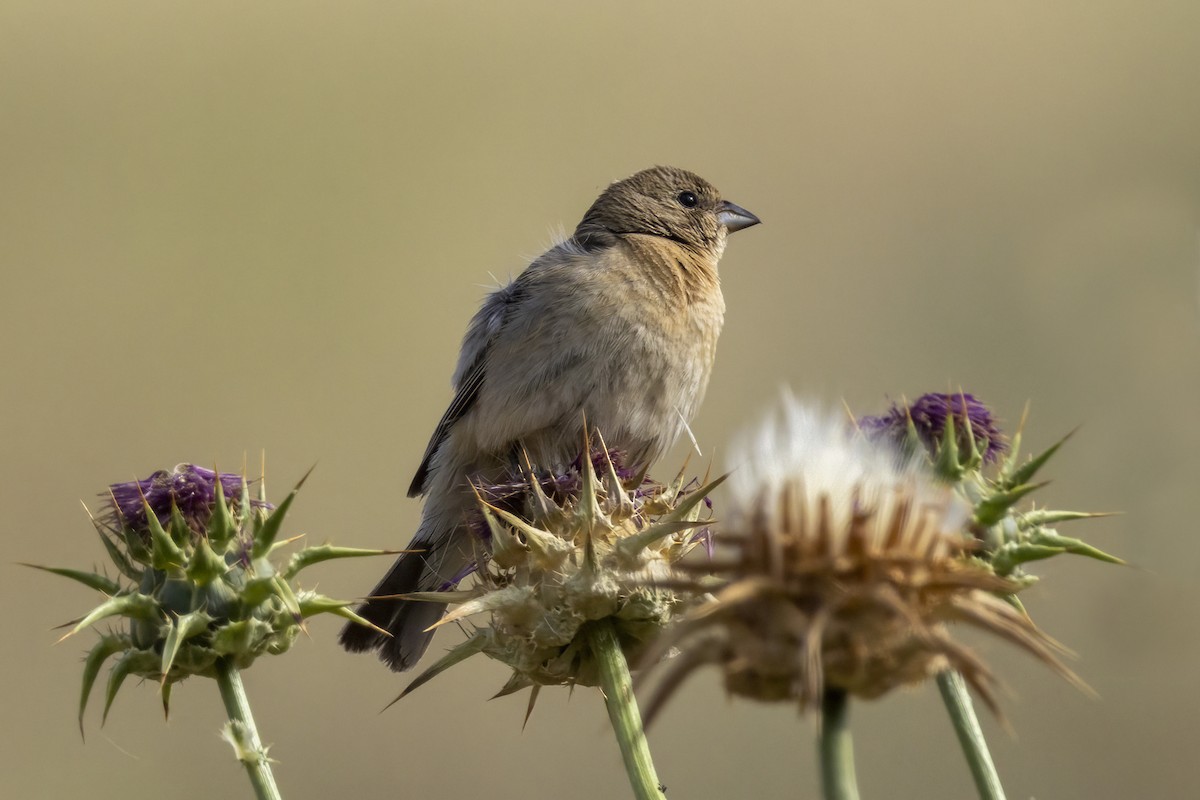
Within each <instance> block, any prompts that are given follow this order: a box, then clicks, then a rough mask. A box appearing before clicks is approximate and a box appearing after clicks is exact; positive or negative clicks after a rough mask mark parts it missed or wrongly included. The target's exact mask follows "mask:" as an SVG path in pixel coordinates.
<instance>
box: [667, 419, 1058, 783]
mask: <svg viewBox="0 0 1200 800" xmlns="http://www.w3.org/2000/svg"><path fill="white" fill-rule="evenodd" d="M968 397H969V396H965V395H960V396H957V397H956V398H950V397H948V396H939V397H938V398H928V399H926V398H923V400H924V402H923V403H922V404H921V405H919V406H918V405H917V404H914V406H913V407H911V408H912V409H914V410H910V411H909V412H906V413H894V414H893V417H894V418H896V419H902V420H903V425H902V427H901V431H902V434H897V433H896V426H895V425H893V424H891V423H890V422H888V421H887V420H885V421H883V422H878V423H877V422H875V421H873V420H866V421H865V422H864V421H862V420H860V423H859V424H860V426H861V428H862V430H863V431H869V432H870V435H867V436H864V435H863V434H862V433H861V432H860V431H858V430H856V429H855V428H854V426H852V425H848V424H846V423H845V422H843V421H839V420H837V419H833V418H830V417H828V416H826V415H822V414H819V413H816V412H814V411H812V410H811V409H808V408H805V407H803V406H801V405H799V404H797V403H796V402H795V401H793V400H789V401H788V402H786V403H785V406H784V409H783V412H782V416H781V417H780V418H773V419H771V420H769V421H768V423H767V424H766V425H764V426H763V427H762V429H761V430H760V431H759V433H758V434H757V436H756V437H754V438H753V440H752V441H751V443H750V444H749V445H748V446H746V447H744V448H743V450H744V452H743V458H742V459H741V463H739V465H738V467H737V469H736V470H735V472H734V479H733V490H732V495H733V499H732V502H731V505H730V512H729V518H728V520H727V522H725V523H723V524H722V525H721V526H720V530H719V535H718V536H717V537H716V542H717V557H716V558H715V559H714V560H713V562H712V563H711V564H703V565H701V564H690V565H682V566H681V567H680V571H682V572H685V573H687V574H688V575H689V576H690V580H691V581H692V587H693V589H694V591H697V592H700V591H709V592H711V597H710V599H708V600H707V601H705V602H703V603H701V604H700V605H699V606H698V607H696V608H695V609H694V610H693V611H691V612H690V613H689V614H688V615H687V616H686V617H685V618H684V619H683V621H681V622H679V623H678V624H676V625H675V626H674V627H673V628H672V629H670V630H669V631H668V632H667V634H666V635H665V636H664V637H663V638H662V639H661V640H660V641H659V642H658V643H657V645H656V646H655V647H654V648H652V649H650V650H649V651H648V652H647V653H646V654H645V656H644V657H645V658H646V660H647V663H653V662H655V661H657V660H658V659H659V658H660V657H661V656H662V655H664V654H666V653H667V652H669V651H672V650H678V651H679V655H678V656H677V657H676V658H675V659H674V660H673V661H671V662H668V663H669V667H667V669H666V671H665V673H664V674H663V676H662V677H661V680H660V682H659V684H658V687H657V689H656V691H655V692H654V694H653V695H652V696H651V698H650V700H649V702H648V704H647V720H650V719H652V718H653V717H654V715H655V714H657V713H658V712H659V710H660V709H661V708H662V706H663V704H664V703H665V701H666V700H667V699H669V697H670V696H671V695H672V693H673V692H674V691H675V690H676V689H677V688H678V687H679V686H680V684H681V683H682V681H683V680H684V679H685V678H686V677H687V676H688V675H689V674H691V673H692V672H693V671H695V670H696V669H699V668H701V667H703V666H705V665H715V666H717V667H718V668H719V669H720V670H721V672H722V674H723V677H724V683H725V687H726V690H727V691H728V692H729V693H730V694H731V695H735V696H739V697H745V698H750V699H754V700H759V701H766V702H792V703H796V704H797V705H798V706H799V708H800V709H801V710H807V709H818V708H819V709H820V712H821V715H822V731H821V740H820V761H821V766H822V785H823V787H824V791H825V796H826V797H828V798H854V797H857V789H856V787H855V782H854V772H853V758H852V755H851V745H850V736H849V729H848V723H847V720H848V716H847V713H848V711H847V709H848V701H849V699H850V698H859V699H872V698H877V697H881V696H883V695H885V694H886V693H888V692H890V691H891V690H893V689H895V688H897V687H900V686H904V685H912V684H916V683H919V682H922V681H924V680H927V679H930V678H935V677H936V678H937V679H938V681H939V684H941V683H943V680H942V677H943V676H949V678H948V680H949V681H953V682H957V686H958V689H957V691H956V694H955V698H956V699H962V698H965V699H966V702H967V704H968V710H969V702H970V701H969V695H968V694H967V693H966V690H965V688H964V686H965V685H969V686H970V687H971V688H973V689H974V690H975V692H976V693H977V694H978V695H979V696H980V697H981V698H982V699H983V700H984V702H985V703H986V704H987V705H988V706H989V707H990V708H992V709H993V711H996V712H997V713H999V712H998V707H997V704H996V700H995V686H996V684H997V679H996V677H995V675H994V673H993V672H992V671H991V670H990V668H989V667H988V666H987V664H986V663H985V662H984V661H983V660H982V659H981V658H980V657H979V656H978V655H977V654H976V653H975V652H973V651H972V650H971V649H969V648H967V647H966V646H965V645H963V644H962V643H961V642H960V641H958V639H957V638H956V637H955V636H954V635H953V634H954V630H955V624H957V625H959V626H962V625H967V626H970V627H973V628H975V629H976V630H978V631H980V632H982V633H984V634H987V635H989V636H993V637H996V638H999V639H1002V640H1005V641H1007V642H1009V643H1010V644H1012V645H1015V646H1016V647H1018V648H1019V649H1021V650H1024V651H1025V652H1027V653H1029V654H1030V655H1032V656H1034V657H1035V658H1036V659H1038V660H1039V661H1041V662H1042V663H1044V664H1046V665H1048V666H1049V667H1050V668H1051V669H1052V670H1054V671H1056V672H1057V673H1059V674H1060V675H1062V676H1063V677H1065V678H1067V679H1068V680H1071V681H1072V682H1075V683H1077V684H1078V683H1079V681H1078V679H1077V678H1075V676H1074V674H1073V673H1072V672H1071V671H1070V670H1069V669H1068V668H1067V667H1066V666H1065V665H1064V664H1063V662H1062V661H1061V659H1060V652H1061V650H1060V648H1059V646H1058V645H1057V644H1056V643H1055V642H1053V640H1051V639H1050V638H1049V637H1047V636H1046V635H1045V634H1044V633H1042V632H1041V630H1040V629H1038V628H1037V626H1035V625H1034V623H1033V622H1032V620H1031V619H1030V618H1029V617H1028V615H1026V614H1025V613H1024V611H1023V610H1021V609H1020V608H1019V607H1018V606H1015V605H1014V604H1012V603H1011V602H1009V601H1008V600H1007V598H1010V597H1012V596H1013V595H1014V594H1015V593H1016V592H1017V591H1018V590H1019V589H1020V588H1022V586H1023V585H1025V584H1026V583H1027V581H1026V580H1025V579H1024V578H1023V577H1022V576H1021V575H1019V574H1017V573H1016V572H1013V571H1009V572H1002V571H1000V570H998V569H996V567H995V565H994V564H993V562H992V560H991V559H990V558H989V556H988V553H989V551H988V550H987V549H986V547H985V545H984V544H983V543H982V542H981V540H980V535H979V533H980V531H986V530H987V525H988V524H989V523H988V520H990V519H991V517H989V516H988V514H989V513H991V514H995V513H996V512H995V510H994V509H996V508H999V507H1000V506H1001V504H1005V505H1003V508H1004V509H1005V510H1011V509H1012V506H1013V503H1015V502H1016V500H1019V499H1020V497H1023V496H1025V495H1026V494H1028V493H1029V490H1022V487H1024V486H1025V482H1026V481H1028V480H1029V479H1030V478H1031V477H1032V473H1033V472H1034V471H1036V468H1037V466H1040V465H1041V464H1044V463H1045V458H1043V457H1039V459H1040V460H1039V459H1034V462H1037V463H1036V464H1035V465H1034V466H1033V467H1030V466H1029V465H1028V464H1025V465H1021V466H1016V465H1015V464H1016V462H1015V456H1013V455H1011V453H1012V452H1014V451H1015V450H1016V446H1017V444H1018V441H1017V440H1014V442H1013V443H1012V445H1011V450H1008V449H1007V448H1009V444H1008V443H1007V442H1005V440H1004V439H1003V437H1002V436H1001V435H1000V433H999V431H998V429H997V428H996V427H995V425H994V423H993V421H992V419H991V416H990V414H985V413H984V412H985V411H986V409H984V408H983V407H982V406H981V405H972V404H971V403H970V402H968ZM972 400H973V398H972ZM939 409H943V410H944V413H942V414H941V416H940V417H939V415H938V413H937V412H938V410H939ZM956 415H957V416H958V417H959V418H960V419H961V420H962V422H963V424H962V425H961V426H959V427H957V428H956V427H954V425H953V422H950V423H946V422H944V420H954V419H955V417H956ZM939 420H941V421H943V422H942V424H941V425H940V426H939V425H938V424H937V423H938V422H939ZM972 423H973V424H972ZM968 431H969V433H966V434H965V435H964V432H968ZM897 444H901V445H903V446H904V447H905V448H906V449H908V450H910V452H909V453H907V454H906V453H903V452H901V450H900V448H898V447H897ZM926 448H929V449H928V450H927V449H926ZM1005 452H1009V453H1010V455H1009V458H1008V460H1005V461H1003V462H1001V461H1000V455H1001V454H1003V453H1005ZM926 453H929V455H926ZM993 463H995V464H997V465H998V466H997V468H996V476H995V477H991V478H987V479H984V478H982V477H980V476H981V474H982V473H980V472H979V469H980V467H982V466H983V465H984V464H993ZM1030 463H1033V462H1030ZM968 473H972V474H973V475H974V478H972V479H971V480H970V481H969V482H968V480H967V478H968ZM947 475H954V476H956V478H955V479H954V480H950V479H948V478H947V477H946V476H947ZM966 483H969V485H971V486H972V487H974V489H973V491H977V492H978V495H977V496H975V495H971V494H970V493H968V492H967V491H966V490H965V489H964V488H963V486H964V485H965V484H966ZM1013 487H1017V488H1018V491H1017V492H1013ZM1013 494H1016V495H1017V496H1016V497H1013V496H1012V495H1013ZM1009 501H1011V502H1009ZM1012 513H1013V514H1014V515H1015V514H1016V512H1015V511H1013V512H1012ZM1047 518H1052V517H1050V516H1048V515H1047V514H1044V513H1043V514H1042V515H1040V516H1036V517H1034V519H1035V521H1036V520H1038V519H1041V520H1045V519H1047ZM996 521H997V522H998V520H996ZM1013 529H1014V530H1018V531H1021V530H1026V531H1030V530H1032V529H1033V526H1032V525H1030V524H1026V525H1025V526H1024V527H1022V526H1021V525H1020V524H1019V520H1015V519H1014V528H1013ZM709 573H711V574H713V575H715V578H716V582H715V583H714V582H713V579H712V578H711V577H709ZM971 719H972V720H973V719H974V718H973V712H972V716H971ZM964 724H965V718H964ZM972 768H973V769H974V765H972ZM998 785H999V784H998V781H997V782H996V786H997V787H998ZM985 796H991V797H994V796H999V795H996V794H990V795H988V794H985Z"/></svg>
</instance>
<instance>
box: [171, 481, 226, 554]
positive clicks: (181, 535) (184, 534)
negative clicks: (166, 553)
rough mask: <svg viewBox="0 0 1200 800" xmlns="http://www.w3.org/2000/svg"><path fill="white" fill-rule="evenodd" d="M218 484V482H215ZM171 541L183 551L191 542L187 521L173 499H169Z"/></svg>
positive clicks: (190, 531)
mask: <svg viewBox="0 0 1200 800" xmlns="http://www.w3.org/2000/svg"><path fill="white" fill-rule="evenodd" d="M217 482H218V483H220V481H217ZM170 534H171V541H173V542H175V544H177V545H178V546H179V547H181V548H183V549H184V550H186V549H187V547H188V545H190V544H191V542H192V529H191V528H190V527H188V524H187V520H186V519H184V518H183V512H182V511H180V510H179V505H178V504H177V503H176V502H175V498H174V497H172V498H171V530H170Z"/></svg>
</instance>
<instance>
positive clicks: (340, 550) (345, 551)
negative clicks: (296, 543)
mask: <svg viewBox="0 0 1200 800" xmlns="http://www.w3.org/2000/svg"><path fill="white" fill-rule="evenodd" d="M406 552H410V551H407V550H364V549H362V548H359V547H334V546H333V545H328V544H326V545H321V546H319V547H306V548H304V549H303V550H301V551H300V552H298V553H296V554H295V555H293V556H292V557H291V559H290V560H289V561H288V564H287V567H286V568H285V569H284V570H283V578H284V580H289V581H290V580H291V579H292V578H294V577H296V575H297V574H298V573H299V572H300V570H303V569H308V568H309V567H311V566H312V565H313V564H319V563H321V562H322V561H329V560H330V559H334V558H361V557H363V556H388V555H396V554H398V553H406Z"/></svg>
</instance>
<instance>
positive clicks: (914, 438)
mask: <svg viewBox="0 0 1200 800" xmlns="http://www.w3.org/2000/svg"><path fill="white" fill-rule="evenodd" d="M1027 415H1028V409H1026V414H1025V415H1023V416H1022V419H1021V424H1020V425H1019V426H1018V428H1017V432H1016V433H1015V434H1014V435H1013V437H1012V441H1011V442H1009V441H1007V440H1006V439H1005V437H1004V436H1003V434H1002V433H1001V432H1000V429H999V427H998V425H997V424H996V422H995V419H994V417H993V415H992V412H991V410H990V409H988V407H987V406H986V405H985V404H984V403H982V402H981V401H979V400H978V399H977V398H975V397H974V396H973V395H971V394H968V393H966V392H961V391H960V392H959V393H957V394H941V393H930V394H925V395H922V396H921V397H919V398H917V400H916V401H914V402H913V403H911V404H908V403H901V404H893V405H892V407H891V408H890V409H888V411H887V412H885V413H884V414H883V415H881V416H877V417H875V416H868V417H861V418H859V419H858V420H857V424H858V426H859V427H860V428H861V430H863V431H864V432H865V433H866V434H867V435H868V436H869V437H871V438H874V439H885V440H890V441H891V442H893V443H895V444H897V445H899V446H900V447H901V448H903V449H904V450H905V451H907V452H908V453H911V454H914V455H916V457H918V458H923V459H924V460H925V461H926V463H927V464H928V465H929V466H930V467H931V468H932V469H933V470H934V471H935V472H936V474H937V475H938V476H939V477H940V478H941V479H942V480H943V481H944V482H946V483H947V484H949V485H950V486H952V487H954V489H955V491H956V492H957V493H958V494H959V496H961V497H962V498H963V499H964V500H966V501H967V502H968V503H969V504H970V507H971V521H970V526H969V528H970V531H971V533H972V535H973V537H974V538H975V541H976V543H977V546H976V547H975V549H974V550H973V552H972V553H971V554H970V556H969V557H970V558H971V559H972V560H974V561H975V563H977V564H981V565H982V566H984V567H985V568H987V569H989V570H991V571H992V572H993V573H994V574H995V575H997V576H1000V577H1003V578H1005V579H1007V580H1009V581H1011V583H1012V586H1013V589H1012V591H1011V592H1009V593H1007V594H1004V595H1002V596H1003V597H1004V599H1005V600H1007V602H1009V603H1010V604H1012V605H1013V606H1014V607H1015V608H1017V609H1018V610H1020V611H1021V613H1022V614H1024V613H1025V608H1024V606H1023V605H1022V603H1021V601H1020V600H1019V599H1018V598H1017V594H1016V593H1017V592H1018V591H1020V590H1021V589H1024V588H1026V587H1028V586H1030V585H1032V584H1033V583H1035V582H1037V577H1036V576H1034V575H1033V574H1031V573H1030V572H1028V568H1027V566H1026V565H1027V564H1029V563H1031V562H1035V561H1041V560H1044V559H1047V558H1052V557H1054V556H1057V555H1062V554H1072V555H1080V556H1086V557H1088V558H1092V559H1095V560H1097V561H1104V562H1108V563H1112V564H1122V563H1124V562H1123V561H1122V560H1121V559H1119V558H1117V557H1115V556H1112V555H1109V554H1108V553H1105V552H1103V551H1102V550H1099V549H1097V548H1095V547H1093V546H1091V545H1089V544H1088V543H1086V542H1084V541H1083V540H1082V539H1078V538H1074V537H1069V536H1063V535H1062V534H1060V533H1059V532H1058V531H1057V530H1056V529H1055V528H1053V527H1051V526H1053V525H1056V524H1058V523H1062V522H1070V521H1073V520H1080V519H1090V518H1096V517H1102V516H1107V515H1106V514H1098V513H1091V512H1083V511H1065V510H1053V509H1046V508H1037V507H1033V506H1031V507H1030V508H1022V507H1021V505H1020V504H1021V503H1022V501H1024V500H1025V499H1026V498H1027V497H1029V496H1031V495H1032V494H1034V493H1035V492H1036V491H1038V490H1039V489H1041V488H1043V487H1044V486H1045V485H1046V484H1045V483H1044V482H1036V481H1035V478H1036V477H1037V476H1038V474H1039V473H1040V471H1041V470H1042V468H1043V467H1044V466H1045V465H1046V463H1047V462H1048V461H1049V460H1050V459H1051V458H1052V457H1053V456H1054V455H1055V453H1057V452H1058V450H1059V448H1061V447H1062V445H1063V444H1065V443H1066V441H1067V440H1068V439H1069V438H1070V437H1071V433H1068V434H1067V435H1066V436H1064V437H1063V438H1062V439H1060V440H1058V441H1057V442H1055V443H1054V444H1053V445H1051V446H1050V447H1048V448H1046V449H1045V450H1043V451H1042V452H1041V453H1039V454H1038V455H1036V456H1033V457H1032V458H1029V459H1027V460H1024V461H1022V460H1021V458H1020V450H1021V439H1022V432H1023V431H1024V428H1025V420H1026V418H1027ZM1072 433H1073V432H1072ZM938 688H939V690H940V691H941V694H942V699H943V701H944V702H945V704H946V709H947V711H948V712H949V714H950V718H951V720H952V722H953V723H954V727H955V733H956V734H957V735H958V738H959V742H960V744H961V745H962V747H963V752H964V754H965V755H966V758H967V763H968V765H969V766H970V768H971V774H972V777H973V778H974V780H975V784H976V788H977V789H978V791H979V794H980V796H981V797H983V798H990V799H992V800H997V799H999V798H1003V797H1004V790H1003V787H1002V786H1001V783H1000V778H999V775H998V774H997V772H996V769H995V766H994V764H993V763H992V759H991V755H990V753H989V752H988V749H987V743H986V742H985V741H984V739H983V733H982V730H981V729H980V727H979V722H978V720H977V719H976V717H975V712H974V709H973V707H972V704H971V697H970V695H969V694H968V693H967V691H966V687H965V686H964V685H963V681H962V679H961V677H960V676H959V675H957V674H956V673H955V672H954V671H952V670H946V671H943V672H942V673H941V674H939V675H938ZM1083 688H1086V687H1083Z"/></svg>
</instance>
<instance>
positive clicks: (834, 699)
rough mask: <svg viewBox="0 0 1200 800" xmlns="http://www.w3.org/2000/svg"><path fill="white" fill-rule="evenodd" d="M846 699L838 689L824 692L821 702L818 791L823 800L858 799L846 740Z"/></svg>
mask: <svg viewBox="0 0 1200 800" xmlns="http://www.w3.org/2000/svg"><path fill="white" fill-rule="evenodd" d="M849 709H850V700H849V698H848V697H847V696H846V693H845V692H844V691H843V690H841V689H826V690H825V695H824V697H823V698H822V699H821V741H820V744H819V747H820V752H821V791H822V796H823V797H824V798H825V800H858V781H857V779H856V778H855V776H854V742H853V741H852V740H851V738H850V711H849Z"/></svg>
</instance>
